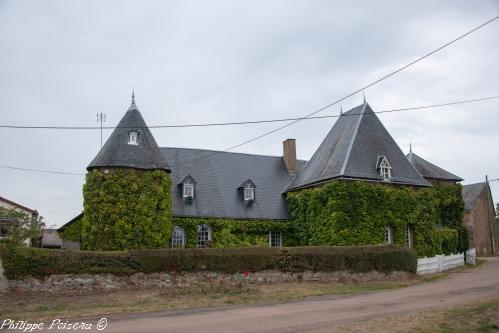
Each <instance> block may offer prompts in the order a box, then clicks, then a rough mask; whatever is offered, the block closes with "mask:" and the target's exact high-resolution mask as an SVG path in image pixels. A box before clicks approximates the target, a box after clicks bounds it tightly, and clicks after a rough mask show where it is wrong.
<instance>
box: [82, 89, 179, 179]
mask: <svg viewBox="0 0 499 333" xmlns="http://www.w3.org/2000/svg"><path fill="white" fill-rule="evenodd" d="M132 132H133V133H136V135H137V136H136V142H134V143H129V141H130V133H132ZM101 167H126V168H134V169H142V170H165V171H167V172H170V167H169V166H168V164H167V163H166V160H165V158H164V157H163V155H162V154H161V152H160V150H159V147H158V144H157V143H156V140H154V137H153V135H152V133H151V131H149V128H148V127H147V125H146V123H145V121H144V119H143V118H142V115H141V114H140V111H139V109H138V108H137V105H135V96H133V95H132V103H131V105H130V107H129V108H128V111H127V112H126V113H125V115H124V116H123V118H122V119H121V121H120V122H119V124H118V126H117V127H116V128H115V129H114V131H113V133H112V134H111V136H110V137H109V139H108V140H107V141H106V143H105V144H104V146H103V147H102V148H101V150H100V151H99V153H98V154H97V156H96V157H95V158H94V159H93V161H92V162H91V163H90V164H89V165H88V167H87V170H91V169H93V168H101Z"/></svg>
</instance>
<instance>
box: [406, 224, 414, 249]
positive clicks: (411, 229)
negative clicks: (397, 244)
mask: <svg viewBox="0 0 499 333" xmlns="http://www.w3.org/2000/svg"><path fill="white" fill-rule="evenodd" d="M407 246H409V247H414V227H413V226H412V225H408V226H407Z"/></svg>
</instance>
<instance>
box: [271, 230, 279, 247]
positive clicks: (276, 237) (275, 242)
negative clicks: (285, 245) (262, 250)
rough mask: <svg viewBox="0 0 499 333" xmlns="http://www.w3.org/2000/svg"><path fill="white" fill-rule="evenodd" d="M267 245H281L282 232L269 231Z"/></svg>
mask: <svg viewBox="0 0 499 333" xmlns="http://www.w3.org/2000/svg"><path fill="white" fill-rule="evenodd" d="M269 243H270V244H269V245H270V246H271V247H281V246H282V234H281V232H280V231H271V232H270V233H269Z"/></svg>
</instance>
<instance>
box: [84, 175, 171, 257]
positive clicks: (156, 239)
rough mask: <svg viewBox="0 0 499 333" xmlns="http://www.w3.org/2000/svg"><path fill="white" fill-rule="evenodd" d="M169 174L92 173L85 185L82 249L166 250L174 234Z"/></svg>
mask: <svg viewBox="0 0 499 333" xmlns="http://www.w3.org/2000/svg"><path fill="white" fill-rule="evenodd" d="M170 188H171V183H170V178H169V177H168V174H167V173H166V172H165V171H161V170H154V171H142V170H134V169H111V170H109V172H108V173H103V172H101V171H100V170H96V169H94V170H91V171H90V172H88V174H87V177H86V182H85V185H84V186H83V200H84V202H83V209H84V214H83V219H82V221H81V238H82V244H81V245H82V249H84V250H126V249H147V248H165V247H168V245H169V240H170V238H171V233H172V215H171V211H172V204H171V194H170Z"/></svg>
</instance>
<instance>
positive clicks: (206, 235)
mask: <svg viewBox="0 0 499 333" xmlns="http://www.w3.org/2000/svg"><path fill="white" fill-rule="evenodd" d="M210 243H211V228H210V226H209V225H207V224H201V225H198V247H200V248H205V247H209V244H210Z"/></svg>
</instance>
